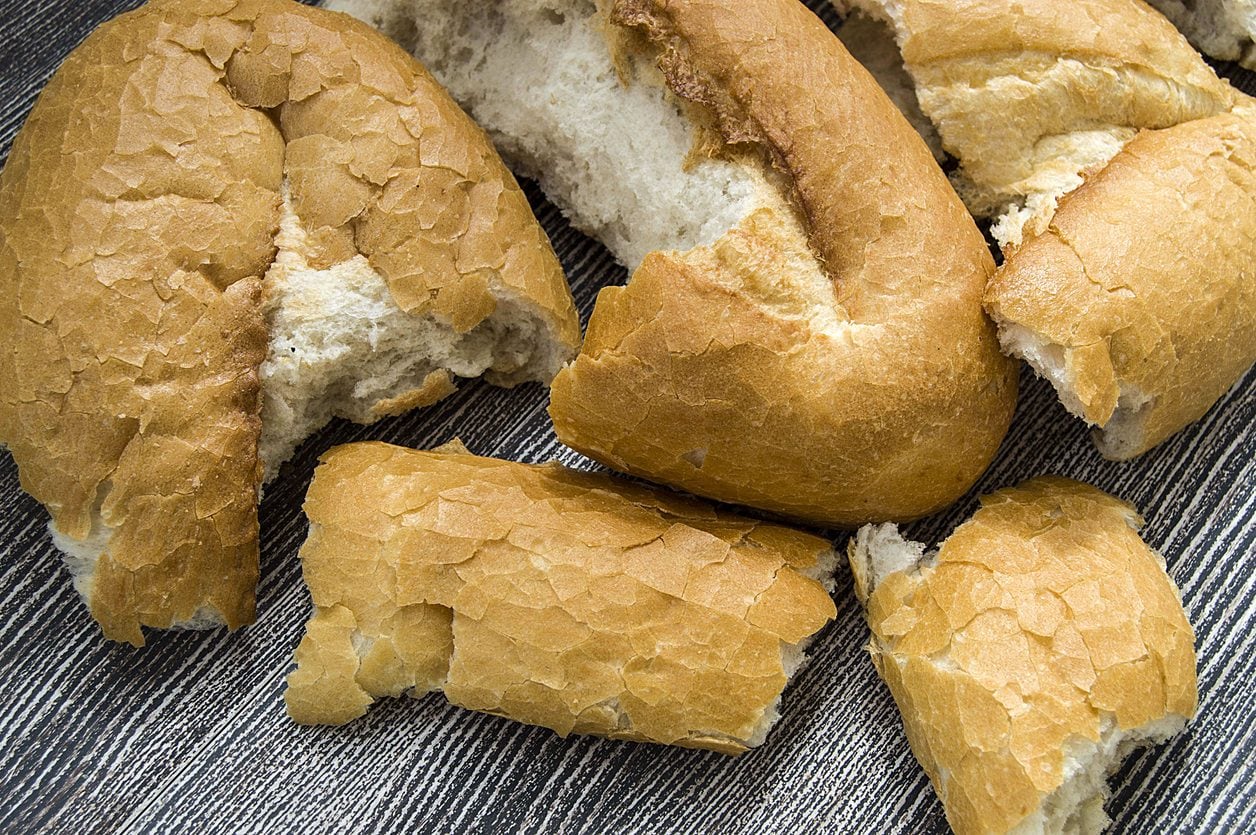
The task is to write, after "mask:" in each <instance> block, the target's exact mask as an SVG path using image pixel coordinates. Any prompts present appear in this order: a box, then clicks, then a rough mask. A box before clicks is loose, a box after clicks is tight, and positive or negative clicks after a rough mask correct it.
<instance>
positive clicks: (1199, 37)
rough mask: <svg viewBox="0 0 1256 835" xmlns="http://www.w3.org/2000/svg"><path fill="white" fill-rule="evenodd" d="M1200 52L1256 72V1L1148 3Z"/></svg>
mask: <svg viewBox="0 0 1256 835" xmlns="http://www.w3.org/2000/svg"><path fill="white" fill-rule="evenodd" d="M1148 2H1150V3H1151V5H1153V6H1155V7H1156V8H1157V9H1159V10H1160V11H1162V12H1164V14H1165V15H1167V16H1168V18H1169V19H1170V20H1172V21H1173V24H1174V25H1175V26H1177V27H1178V28H1179V29H1181V30H1182V31H1183V32H1184V33H1185V34H1186V37H1188V38H1190V39H1191V43H1193V44H1195V46H1196V47H1198V48H1199V50H1200V51H1201V52H1203V53H1205V54H1207V55H1211V56H1212V57H1213V58H1220V59H1221V60H1223V61H1238V62H1239V63H1240V64H1242V65H1243V66H1245V67H1247V68H1248V69H1249V70H1256V0H1148Z"/></svg>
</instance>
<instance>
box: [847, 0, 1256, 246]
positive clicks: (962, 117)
mask: <svg viewBox="0 0 1256 835" xmlns="http://www.w3.org/2000/svg"><path fill="white" fill-rule="evenodd" d="M834 5H836V6H837V7H838V9H839V11H852V10H859V11H862V12H864V13H866V14H868V15H870V16H872V17H874V18H877V19H879V20H882V21H884V22H886V23H887V24H889V26H890V28H891V29H892V31H893V33H894V36H895V38H896V40H897V42H898V45H899V48H900V49H901V51H902V56H903V61H904V64H905V65H906V67H907V71H908V72H909V73H910V74H911V77H912V79H913V80H914V81H915V84H916V93H917V96H918V98H919V102H920V106H921V109H922V110H923V111H924V113H925V115H926V116H928V117H929V118H930V119H931V120H932V121H933V124H934V125H935V126H936V127H937V129H938V133H939V134H940V135H941V138H942V144H943V146H944V147H945V148H946V150H947V151H949V152H950V153H951V154H953V155H954V156H956V157H957V158H958V159H959V162H960V174H959V176H958V178H957V187H958V188H959V191H960V193H961V195H963V196H964V198H965V201H966V202H967V203H968V207H969V209H970V210H972V211H973V212H974V214H976V215H978V216H981V217H992V218H995V219H996V223H995V225H994V229H993V232H994V236H995V238H996V239H997V240H998V241H999V243H1000V244H1001V245H1002V246H1003V247H1004V248H1005V249H1006V248H1008V247H1010V246H1014V245H1016V244H1018V243H1020V241H1021V240H1022V237H1023V235H1024V234H1026V233H1034V232H1041V231H1043V230H1044V229H1045V228H1046V226H1047V224H1048V223H1049V222H1050V220H1051V215H1052V214H1053V212H1054V211H1055V206H1056V202H1057V201H1058V199H1059V198H1060V196H1061V195H1063V194H1065V193H1067V192H1069V191H1071V190H1073V189H1074V188H1076V187H1077V186H1079V185H1080V184H1081V182H1082V177H1083V175H1084V174H1085V173H1086V172H1087V171H1091V170H1094V169H1096V168H1100V167H1102V166H1103V165H1104V164H1105V163H1107V161H1108V160H1110V159H1111V158H1112V157H1113V156H1115V155H1116V153H1117V152H1118V151H1120V149H1121V147H1122V146H1123V145H1124V144H1125V143H1126V142H1128V141H1129V140H1130V139H1132V138H1133V136H1134V134H1135V133H1137V131H1139V130H1140V129H1144V128H1167V127H1172V126H1173V125H1176V124H1179V123H1181V122H1187V121H1190V120H1192V119H1199V118H1203V117H1206V116H1212V115H1215V114H1217V113H1221V112H1224V111H1226V110H1228V109H1229V108H1230V106H1231V105H1232V103H1233V100H1234V91H1233V89H1231V88H1230V86H1229V85H1228V84H1226V83H1225V82H1224V81H1222V80H1221V79H1219V78H1217V76H1216V73H1214V72H1213V71H1212V69H1210V68H1209V67H1208V65H1207V64H1205V63H1204V61H1203V60H1202V59H1201V58H1200V57H1199V55H1198V54H1197V53H1196V52H1195V50H1194V49H1192V48H1191V46H1190V44H1188V43H1187V42H1186V39H1185V38H1183V37H1182V36H1181V35H1180V34H1179V33H1178V32H1177V31H1176V30H1174V28H1173V26H1172V24H1170V23H1169V21H1168V20H1166V19H1165V18H1164V17H1163V16H1162V15H1160V14H1157V13H1156V12H1155V11H1154V10H1152V9H1150V8H1149V7H1148V6H1147V5H1146V4H1145V3H1143V2H1142V0H1069V2H1065V3H1061V2H1056V0H835V3H834Z"/></svg>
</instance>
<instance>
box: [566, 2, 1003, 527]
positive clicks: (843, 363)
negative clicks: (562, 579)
mask: <svg viewBox="0 0 1256 835" xmlns="http://www.w3.org/2000/svg"><path fill="white" fill-rule="evenodd" d="M612 20H613V21H614V22H615V23H616V24H618V25H620V26H623V27H629V28H631V29H632V30H634V31H636V32H640V33H644V35H645V37H646V39H648V41H649V42H651V43H652V44H653V48H654V49H657V50H658V52H659V59H658V62H659V66H660V67H661V68H662V70H663V73H664V75H665V76H666V79H667V84H668V86H669V87H670V88H671V89H672V90H673V91H674V92H675V93H676V94H678V95H679V96H681V97H682V98H684V99H688V100H690V101H692V102H695V103H697V104H698V105H700V106H702V107H703V108H705V110H706V111H707V112H709V113H712V114H713V115H714V116H715V118H716V121H717V122H718V125H719V130H720V132H721V133H722V136H723V139H724V141H725V142H726V143H730V145H736V146H737V147H738V148H740V149H751V150H756V151H757V152H761V153H762V155H763V156H764V157H765V158H766V160H767V162H769V163H770V165H771V166H772V167H774V168H775V169H776V170H777V171H778V172H780V174H781V175H783V176H782V180H783V181H784V187H785V190H786V191H788V192H789V194H788V197H789V199H790V200H791V203H792V206H793V209H785V210H782V211H779V212H773V211H771V210H770V209H763V210H760V211H758V212H756V213H754V214H752V215H751V216H749V217H748V218H747V219H746V220H744V221H743V222H742V223H741V224H740V225H739V226H738V227H736V228H735V229H733V230H732V231H730V232H729V233H728V234H726V235H725V236H724V237H723V238H721V239H720V240H719V241H717V242H716V243H715V244H714V245H713V246H711V247H709V248H699V249H696V250H693V251H690V252H688V253H680V254H678V253H664V252H655V253H652V254H650V255H649V256H647V257H646V259H645V260H644V262H643V263H642V264H641V266H640V268H639V269H638V270H637V271H636V273H635V274H634V276H633V278H632V280H631V281H630V282H629V284H628V285H627V286H625V287H617V288H610V289H607V290H604V291H602V294H601V295H600V296H599V298H598V303H597V306H596V308H595V309H594V312H593V317H592V319H591V321H590V324H589V332H588V334H587V337H586V342H585V345H584V348H583V350H582V352H581V354H580V356H579V357H578V358H577V359H576V361H575V362H574V363H573V364H572V365H571V366H569V367H568V368H567V369H566V370H565V371H564V372H562V373H561V374H560V375H559V376H558V377H557V378H556V380H555V382H554V386H553V389H552V398H553V400H552V405H551V409H550V414H551V415H552V417H553V419H554V424H555V427H556V429H557V432H558V435H559V437H560V438H561V439H562V440H563V442H564V443H567V444H569V445H571V446H574V447H575V448H577V449H579V450H580V451H582V452H584V453H586V454H588V455H591V456H593V457H594V458H597V459H598V460H600V461H603V462H605V463H607V464H609V465H610V466H613V467H615V468H617V469H621V470H625V471H628V472H633V473H636V474H639V475H642V476H645V477H648V478H652V479H656V480H660V481H664V482H667V483H670V484H675V485H679V486H681V487H683V488H685V489H686V490H689V491H692V492H695V493H699V494H701V495H706V496H711V497H714V498H718V499H721V500H726V501H734V502H739V503H743V504H748V505H753V506H755V507H760V508H764V509H767V510H771V511H775V512H778V513H782V514H786V515H788V516H792V517H796V518H801V519H808V520H812V521H817V522H823V523H832V524H842V525H855V524H858V523H860V522H865V521H868V520H873V519H876V520H880V519H903V518H909V517H914V516H919V515H922V514H925V513H928V512H930V511H932V510H936V509H938V508H940V507H942V506H945V505H946V504H948V503H949V502H951V501H953V500H954V499H955V498H956V497H957V496H959V495H960V494H962V493H963V491H964V490H966V489H967V488H968V487H969V486H970V485H971V484H972V482H973V481H974V480H975V479H976V477H977V476H978V475H979V474H980V473H981V472H982V471H983V470H984V469H985V467H986V465H987V463H988V462H989V460H990V459H991V457H992V456H993V454H994V452H995V450H996V448H997V447H998V444H999V442H1000V440H1001V439H1002V437H1003V434H1004V432H1005V431H1006V428H1007V424H1008V421H1009V420H1010V416H1011V411H1012V407H1013V404H1014V400H1015V379H1014V376H1013V366H1012V365H1011V363H1009V362H1008V361H1007V360H1005V359H1004V358H1003V357H1001V356H1000V354H999V352H998V348H997V345H996V343H995V340H994V333H993V330H992V328H991V326H990V323H989V322H988V321H987V320H986V319H985V317H984V316H983V314H982V311H981V310H980V303H979V297H980V294H981V289H982V288H983V286H984V284H985V282H986V279H987V278H988V277H989V275H990V274H991V272H992V271H993V266H992V263H991V260H990V257H989V253H988V252H987V250H986V247H985V245H984V242H983V240H982V238H981V235H980V234H979V233H978V231H977V229H976V227H975V226H974V224H973V223H972V221H971V219H970V218H969V217H968V215H967V213H966V212H965V210H964V207H963V206H962V204H961V203H960V202H959V200H958V199H957V198H956V197H955V195H954V193H953V192H952V190H951V189H950V187H949V186H948V184H947V182H946V179H945V177H944V176H943V175H942V173H941V172H940V171H939V169H938V167H937V165H936V164H935V163H934V161H933V159H932V157H931V155H930V153H929V151H928V149H927V148H926V147H925V146H924V144H923V143H922V142H921V141H920V139H919V138H918V137H917V136H916V135H915V133H914V132H913V131H912V129H911V128H910V126H908V124H907V123H906V122H905V121H904V120H903V118H902V117H901V116H900V114H899V113H898V112H897V111H896V110H895V109H894V107H893V105H892V104H891V103H890V102H889V101H888V100H887V99H886V98H885V96H884V94H883V93H882V92H881V91H880V89H878V88H877V86H876V84H875V82H873V81H872V79H871V78H869V77H868V75H867V74H866V73H865V72H864V71H863V69H862V68H860V67H859V65H858V64H857V63H856V62H855V61H854V60H853V59H852V58H851V57H850V56H849V55H848V54H847V53H846V52H845V50H844V49H843V48H842V46H841V44H840V43H839V42H838V40H837V39H836V38H835V37H834V36H833V34H832V33H831V32H829V31H828V29H827V28H826V27H825V26H824V24H823V23H821V22H820V21H819V19H818V18H816V17H815V16H814V15H812V14H811V12H809V11H808V10H807V9H806V8H805V7H803V6H802V5H801V4H799V3H796V2H792V0H756V2H751V3H745V2H741V3H734V2H715V1H714V0H702V1H695V2H683V3H682V2H672V3H669V2H650V0H620V2H617V3H615V4H614V8H613V11H612ZM630 43H634V42H630ZM635 44H636V47H635V48H638V49H643V48H644V46H643V42H642V41H641V40H637V41H635ZM795 210H796V212H797V216H796V217H795V215H794V214H793V212H794V211H795ZM799 218H800V219H801V223H802V226H803V227H805V234H806V237H805V243H803V244H801V246H795V247H794V248H793V249H791V246H792V245H791V243H790V233H789V229H788V227H789V226H790V225H791V224H793V225H794V226H797V225H798V219H799ZM808 245H809V250H808ZM799 249H801V252H800V251H798V250H799ZM803 263H805V264H807V265H808V267H807V268H809V269H815V267H814V266H811V265H812V264H814V263H818V264H819V265H820V266H821V267H822V268H823V270H824V272H825V275H826V276H827V277H828V278H829V279H831V280H832V283H833V291H832V295H831V296H829V297H828V298H827V299H817V298H816V297H815V296H814V295H813V296H808V295H807V294H806V293H802V292H798V291H797V290H796V289H791V288H792V285H791V276H792V275H793V274H795V273H796V272H798V271H799V270H800V266H799V265H800V264H803Z"/></svg>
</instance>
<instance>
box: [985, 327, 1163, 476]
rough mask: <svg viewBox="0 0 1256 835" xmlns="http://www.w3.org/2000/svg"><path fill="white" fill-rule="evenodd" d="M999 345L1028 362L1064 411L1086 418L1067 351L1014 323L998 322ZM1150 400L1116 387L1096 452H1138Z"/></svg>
mask: <svg viewBox="0 0 1256 835" xmlns="http://www.w3.org/2000/svg"><path fill="white" fill-rule="evenodd" d="M998 325H999V343H1000V344H1001V345H1002V346H1003V350H1004V351H1005V352H1006V353H1008V354H1009V355H1011V356H1015V357H1020V358H1021V359H1023V360H1025V362H1027V363H1029V365H1030V367H1031V368H1033V370H1034V372H1035V373H1037V374H1038V376H1040V377H1043V378H1045V379H1047V380H1048V381H1049V382H1050V383H1051V385H1052V386H1053V387H1054V388H1055V391H1056V394H1057V395H1058V396H1059V398H1060V402H1061V403H1062V404H1064V408H1066V409H1068V411H1069V412H1070V413H1071V414H1073V415H1075V416H1076V417H1079V418H1081V419H1082V420H1085V419H1086V410H1085V407H1084V406H1083V405H1082V401H1081V398H1080V397H1079V396H1078V394H1077V390H1076V379H1075V375H1074V374H1073V372H1072V370H1071V369H1070V362H1069V349H1068V348H1066V347H1065V346H1063V345H1060V344H1058V343H1055V342H1051V341H1050V340H1049V339H1048V338H1047V337H1046V336H1044V335H1042V334H1040V333H1037V332H1035V331H1033V330H1031V329H1029V328H1027V327H1025V326H1024V325H1019V324H1016V323H1015V322H1005V321H1001V322H999V323H998ZM1153 401H1154V398H1152V397H1151V396H1150V395H1148V394H1146V393H1145V392H1143V391H1142V390H1141V389H1139V388H1138V387H1137V386H1132V385H1129V384H1127V383H1121V384H1120V393H1119V395H1118V396H1117V406H1116V411H1114V412H1113V413H1112V417H1110V418H1109V419H1108V421H1107V423H1105V424H1104V425H1103V426H1101V427H1098V428H1097V429H1096V432H1095V444H1096V446H1097V447H1098V448H1099V451H1100V453H1102V454H1103V455H1104V456H1105V457H1107V458H1111V459H1114V460H1118V461H1121V460H1125V459H1126V458H1129V457H1130V456H1131V455H1132V454H1133V453H1134V452H1136V451H1137V450H1140V449H1142V446H1143V437H1144V436H1145V434H1146V432H1145V426H1146V421H1147V416H1148V415H1149V414H1150V411H1151V410H1150V408H1149V407H1150V406H1151V405H1152V403H1153Z"/></svg>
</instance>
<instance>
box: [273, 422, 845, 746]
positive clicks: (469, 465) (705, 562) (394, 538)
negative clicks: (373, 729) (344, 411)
mask: <svg viewBox="0 0 1256 835" xmlns="http://www.w3.org/2000/svg"><path fill="white" fill-rule="evenodd" d="M305 509H306V514H307V515H308V516H309V519H310V525H311V527H310V536H309V539H308V540H307V541H306V543H305V545H304V546H303V547H302V550H301V559H302V570H303V572H304V576H305V580H306V583H307V585H308V586H309V589H310V593H311V596H312V597H313V601H314V606H315V611H314V615H313V617H312V619H311V621H310V623H309V625H308V627H307V631H306V635H305V637H304V638H303V639H302V641H301V644H300V646H299V647H298V649H297V653H296V654H297V669H296V671H295V672H293V673H292V675H291V676H290V678H289V680H288V690H287V693H286V694H285V699H286V701H287V703H288V710H289V713H290V714H291V715H292V717H293V718H294V719H296V720H297V721H300V722H307V723H340V722H345V721H348V720H350V719H352V718H354V717H356V716H359V715H361V714H362V713H364V712H365V710H366V709H367V707H368V706H369V705H370V703H371V702H372V701H373V700H374V699H376V698H379V697H382V696H399V695H401V694H402V693H405V692H407V691H409V692H410V693H411V694H412V695H415V696H418V695H422V694H424V693H426V692H429V691H433V690H440V691H443V692H444V694H445V696H446V698H448V699H449V700H450V701H451V702H452V703H454V704H456V705H460V706H462V707H466V708H470V709H473V710H481V711H486V712H489V713H494V714H497V715H500V716H506V717H509V718H512V719H516V720H519V721H522V722H528V723H531V724H536V725H542V726H544V727H548V728H551V729H553V730H555V731H557V732H558V733H560V734H563V735H566V734H569V733H591V734H598V735H602V736H609V737H613V738H618V739H636V740H643V741H650V742H660V743H667V744H675V745H685V746H691V747H700V748H710V749H714V750H718V751H723V752H725V753H734V754H735V753H739V752H741V751H744V750H745V749H746V748H747V747H750V746H752V745H755V744H758V743H759V742H761V741H762V739H763V736H764V734H766V731H767V728H768V726H770V725H771V723H772V722H773V721H774V720H775V719H776V705H777V700H778V699H779V697H780V694H781V691H782V690H783V688H784V687H785V684H786V681H787V679H788V677H789V675H791V674H792V673H793V671H794V668H795V667H796V665H797V664H798V663H799V658H798V656H799V650H800V648H801V645H802V644H804V643H805V642H806V641H807V640H809V639H810V637H811V636H812V635H814V633H815V632H816V631H817V630H819V629H820V628H821V627H822V626H823V625H824V624H825V623H826V622H828V621H829V620H830V619H832V618H833V616H834V614H835V609H834V606H833V601H832V599H831V598H830V597H829V595H828V593H827V592H826V591H825V588H824V585H822V583H821V582H819V581H818V580H817V579H812V577H815V576H820V577H821V578H822V579H823V580H824V581H825V582H830V576H831V574H832V570H833V557H832V549H831V547H830V546H829V544H828V543H827V542H826V541H824V540H822V539H819V538H816V537H813V536H810V535H807V534H803V533H799V532H796V531H793V530H790V529H788V528H782V527H779V526H776V525H770V524H765V523H760V522H754V521H751V520H747V519H744V518H741V517H736V516H731V515H728V514H725V513H721V512H717V511H715V510H713V509H711V508H709V507H707V506H705V505H702V504H700V503H697V502H694V501H692V500H688V499H682V498H680V497H677V496H674V495H669V494H665V493H663V492H661V491H658V490H653V489H648V488H642V487H637V486H635V485H630V484H627V483H625V482H620V481H616V480H614V479H611V478H609V477H607V476H603V475H593V474H585V473H577V472H574V471H571V470H567V469H565V468H562V467H560V466H558V465H553V464H551V465H544V466H530V465H524V464H516V463H511V462H505V461H499V460H494V459H489V458H480V457H477V456H473V455H470V454H468V453H467V452H466V451H465V449H463V448H462V447H461V446H460V445H457V444H456V443H455V444H449V445H446V446H444V447H441V448H440V449H438V450H434V451H431V452H418V451H413V450H406V449H402V448H399V447H392V446H389V445H386V444H378V443H370V444H353V445H349V446H343V447H338V448H336V449H334V450H332V451H331V452H329V453H327V454H326V455H325V456H324V458H323V461H322V463H321V465H320V467H319V469H318V471H317V473H316V474H315V478H314V483H313V485H312V486H311V488H310V492H309V494H308V496H307V499H306V505H305ZM806 575H811V576H806ZM826 575H827V576H826Z"/></svg>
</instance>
